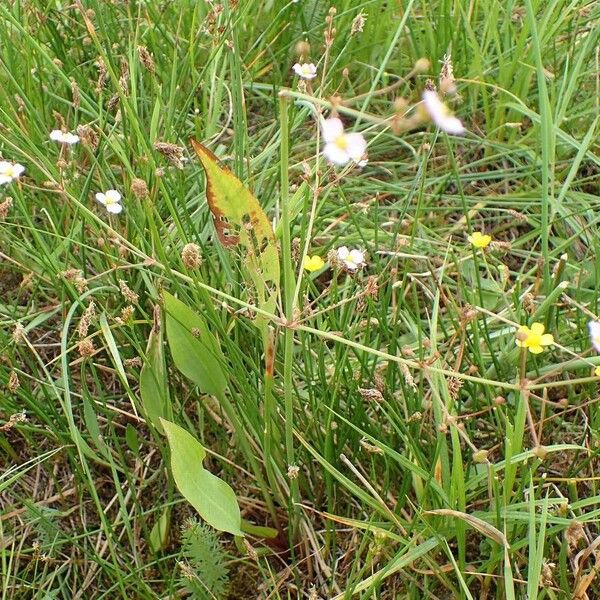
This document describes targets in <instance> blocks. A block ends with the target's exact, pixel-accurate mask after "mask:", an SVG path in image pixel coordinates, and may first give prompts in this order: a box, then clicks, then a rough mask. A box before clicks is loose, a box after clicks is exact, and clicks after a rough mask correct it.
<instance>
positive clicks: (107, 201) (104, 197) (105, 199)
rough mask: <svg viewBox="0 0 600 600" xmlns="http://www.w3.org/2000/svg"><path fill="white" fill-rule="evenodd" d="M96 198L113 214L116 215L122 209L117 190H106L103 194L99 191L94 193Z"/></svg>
mask: <svg viewBox="0 0 600 600" xmlns="http://www.w3.org/2000/svg"><path fill="white" fill-rule="evenodd" d="M96 200H98V202H100V204H104V206H105V207H106V210H107V211H108V212H109V213H112V214H113V215H118V214H119V213H120V212H121V211H122V210H123V206H122V205H121V194H119V192H117V190H107V191H106V192H105V193H104V194H103V193H101V192H100V193H98V194H96Z"/></svg>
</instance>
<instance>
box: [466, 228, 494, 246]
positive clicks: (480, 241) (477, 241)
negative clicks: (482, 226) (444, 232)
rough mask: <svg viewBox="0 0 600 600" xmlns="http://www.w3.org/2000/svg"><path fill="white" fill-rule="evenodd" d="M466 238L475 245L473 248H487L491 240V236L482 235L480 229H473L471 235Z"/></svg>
mask: <svg viewBox="0 0 600 600" xmlns="http://www.w3.org/2000/svg"><path fill="white" fill-rule="evenodd" d="M467 239H468V240H469V242H471V244H473V246H475V248H487V246H489V245H490V242H491V241H492V236H491V235H484V234H483V233H481V232H480V231H474V232H473V235H469V236H468V237H467Z"/></svg>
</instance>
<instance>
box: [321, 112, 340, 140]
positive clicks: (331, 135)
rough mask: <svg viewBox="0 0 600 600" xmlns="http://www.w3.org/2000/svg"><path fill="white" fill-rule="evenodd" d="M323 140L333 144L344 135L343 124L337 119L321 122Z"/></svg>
mask: <svg viewBox="0 0 600 600" xmlns="http://www.w3.org/2000/svg"><path fill="white" fill-rule="evenodd" d="M322 128H323V139H324V140H325V141H326V142H327V143H329V142H334V141H335V140H336V139H337V138H339V137H340V135H343V133H344V124H343V123H342V122H341V121H340V119H338V118H337V117H332V118H331V119H325V120H324V121H323V125H322Z"/></svg>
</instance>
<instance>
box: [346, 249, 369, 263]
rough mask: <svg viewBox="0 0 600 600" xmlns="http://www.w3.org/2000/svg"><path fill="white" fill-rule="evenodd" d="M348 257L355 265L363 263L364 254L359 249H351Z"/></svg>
mask: <svg viewBox="0 0 600 600" xmlns="http://www.w3.org/2000/svg"><path fill="white" fill-rule="evenodd" d="M349 258H350V259H351V260H352V262H353V263H354V264H356V265H363V264H364V262H365V255H364V254H363V253H362V252H361V251H360V250H351V251H350V256H349Z"/></svg>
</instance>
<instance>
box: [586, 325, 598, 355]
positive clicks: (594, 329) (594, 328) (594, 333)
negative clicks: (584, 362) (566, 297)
mask: <svg viewBox="0 0 600 600" xmlns="http://www.w3.org/2000/svg"><path fill="white" fill-rule="evenodd" d="M588 329H589V331H590V340H591V341H592V346H594V348H595V349H596V352H600V322H599V321H590V322H589V323H588Z"/></svg>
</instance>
